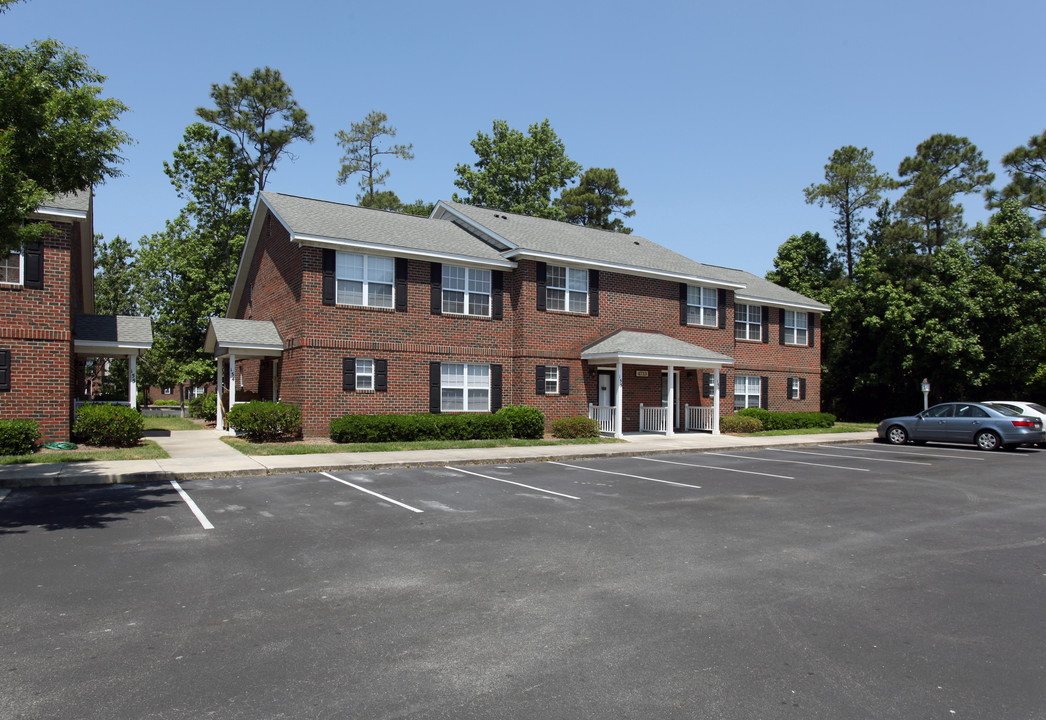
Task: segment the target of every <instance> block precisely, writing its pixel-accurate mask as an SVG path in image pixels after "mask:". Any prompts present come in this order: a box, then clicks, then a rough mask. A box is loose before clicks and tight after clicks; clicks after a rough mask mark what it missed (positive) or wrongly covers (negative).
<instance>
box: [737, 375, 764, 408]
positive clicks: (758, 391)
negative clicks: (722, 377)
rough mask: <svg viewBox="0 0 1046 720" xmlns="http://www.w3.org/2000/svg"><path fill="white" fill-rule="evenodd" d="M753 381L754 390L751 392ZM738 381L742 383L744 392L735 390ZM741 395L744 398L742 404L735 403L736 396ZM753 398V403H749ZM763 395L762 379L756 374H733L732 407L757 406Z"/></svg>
mask: <svg viewBox="0 0 1046 720" xmlns="http://www.w3.org/2000/svg"><path fill="white" fill-rule="evenodd" d="M753 381H754V383H755V392H754V393H753V392H752V382H753ZM739 382H743V383H744V392H743V393H739V392H738V391H737V390H738V388H737V384H738V383H739ZM739 395H740V396H741V397H743V398H744V399H745V404H744V405H738V404H737V397H738V396H739ZM753 397H754V398H755V405H752V404H750V402H751V399H752V398H753ZM762 397H763V381H762V378H760V377H759V376H758V375H735V376H734V409H735V410H741V409H743V408H752V407H755V408H757V407H759V406H760V402H761V401H762Z"/></svg>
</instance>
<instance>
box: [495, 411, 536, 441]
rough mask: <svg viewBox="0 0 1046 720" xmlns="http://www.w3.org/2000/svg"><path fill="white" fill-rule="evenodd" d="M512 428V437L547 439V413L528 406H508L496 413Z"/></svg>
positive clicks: (496, 415)
mask: <svg viewBox="0 0 1046 720" xmlns="http://www.w3.org/2000/svg"><path fill="white" fill-rule="evenodd" d="M494 417H503V418H505V419H506V420H508V421H509V424H510V425H511V426H512V430H511V432H512V435H511V436H512V437H515V438H522V439H524V440H540V439H541V438H543V437H545V413H543V412H541V411H540V410H538V409H537V408H533V407H530V406H528V405H506V406H505V407H503V408H501V409H500V410H498V411H497V412H496V413H494Z"/></svg>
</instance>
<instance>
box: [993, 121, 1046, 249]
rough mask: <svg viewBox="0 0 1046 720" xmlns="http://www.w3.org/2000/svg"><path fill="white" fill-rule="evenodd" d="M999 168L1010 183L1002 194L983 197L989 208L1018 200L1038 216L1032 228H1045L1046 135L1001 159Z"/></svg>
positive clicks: (1045, 133) (995, 192)
mask: <svg viewBox="0 0 1046 720" xmlns="http://www.w3.org/2000/svg"><path fill="white" fill-rule="evenodd" d="M1002 164H1003V166H1005V168H1006V170H1007V171H1008V172H1009V173H1010V183H1009V184H1008V185H1007V186H1006V187H1004V188H1003V189H1002V191H1001V192H998V191H995V190H989V191H988V192H987V193H986V194H987V197H988V205H989V207H994V208H999V207H1002V206H1003V204H1004V203H1005V202H1006V201H1007V200H1011V199H1016V200H1019V201H1020V202H1021V204H1022V205H1023V206H1024V207H1026V208H1028V209H1029V210H1035V211H1036V212H1038V213H1040V215H1039V217H1038V219H1037V220H1036V222H1035V224H1036V226H1037V227H1039V228H1040V229H1043V228H1046V132H1043V133H1042V134H1041V135H1035V136H1033V137H1032V138H1031V139H1030V140H1028V144H1027V145H1022V146H1021V147H1018V148H1014V149H1013V150H1012V151H1010V152H1009V153H1007V154H1006V155H1004V156H1003V158H1002Z"/></svg>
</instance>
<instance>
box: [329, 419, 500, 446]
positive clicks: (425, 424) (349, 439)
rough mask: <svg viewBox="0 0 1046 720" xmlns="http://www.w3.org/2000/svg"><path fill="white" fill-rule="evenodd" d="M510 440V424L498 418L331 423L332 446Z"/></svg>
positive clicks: (359, 420)
mask: <svg viewBox="0 0 1046 720" xmlns="http://www.w3.org/2000/svg"><path fill="white" fill-rule="evenodd" d="M510 437H512V423H510V422H509V420H508V418H506V417H505V416H503V415H501V416H499V415H498V414H494V415H478V414H470V413H463V414H461V415H428V414H418V415H345V416H344V417H340V418H335V419H333V420H331V424H330V438H331V440H333V441H334V442H336V443H375V442H414V441H417V440H488V439H492V438H496V439H502V438H510Z"/></svg>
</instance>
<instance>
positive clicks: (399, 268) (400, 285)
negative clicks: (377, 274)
mask: <svg viewBox="0 0 1046 720" xmlns="http://www.w3.org/2000/svg"><path fill="white" fill-rule="evenodd" d="M396 312H407V258H396Z"/></svg>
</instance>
